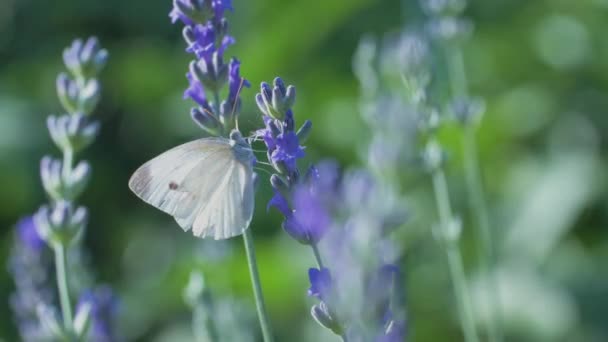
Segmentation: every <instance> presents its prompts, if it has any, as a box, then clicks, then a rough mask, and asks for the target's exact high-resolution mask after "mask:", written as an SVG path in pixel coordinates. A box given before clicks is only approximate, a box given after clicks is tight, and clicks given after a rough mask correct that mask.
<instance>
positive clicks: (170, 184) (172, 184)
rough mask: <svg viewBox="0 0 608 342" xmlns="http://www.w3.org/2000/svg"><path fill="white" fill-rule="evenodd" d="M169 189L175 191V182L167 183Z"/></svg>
mask: <svg viewBox="0 0 608 342" xmlns="http://www.w3.org/2000/svg"><path fill="white" fill-rule="evenodd" d="M169 189H171V190H176V189H177V183H175V182H170V183H169Z"/></svg>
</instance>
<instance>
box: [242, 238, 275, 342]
mask: <svg viewBox="0 0 608 342" xmlns="http://www.w3.org/2000/svg"><path fill="white" fill-rule="evenodd" d="M243 241H244V243H245V253H246V254H247V264H248V266H249V274H250V275H251V285H252V286H253V296H254V298H255V306H256V309H257V312H258V319H259V320H260V328H261V329H262V336H263V338H264V342H272V341H273V337H272V331H271V329H270V323H269V320H268V314H267V313H266V305H265V304H264V294H263V293H262V284H261V282H260V275H259V273H258V265H257V262H256V258H255V248H254V245H253V237H252V236H251V229H247V230H245V233H243Z"/></svg>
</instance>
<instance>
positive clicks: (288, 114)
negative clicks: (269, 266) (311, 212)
mask: <svg viewBox="0 0 608 342" xmlns="http://www.w3.org/2000/svg"><path fill="white" fill-rule="evenodd" d="M295 96H296V91H295V87H294V86H292V85H290V86H288V87H286V86H285V83H284V82H283V80H282V79H281V78H279V77H277V78H275V79H274V82H273V87H271V86H270V85H269V84H268V83H266V82H262V84H261V86H260V93H258V94H257V95H256V102H257V104H258V107H259V109H260V111H261V112H262V114H263V116H262V119H263V120H264V126H265V128H264V129H260V130H258V131H257V132H256V136H258V137H260V138H262V140H263V141H264V143H265V145H266V149H267V157H268V161H269V162H270V163H271V164H272V166H273V168H274V170H275V173H274V174H273V175H272V176H271V177H270V183H271V185H272V187H273V191H274V196H273V197H272V199H271V200H270V202H269V203H268V207H271V206H273V207H276V208H277V209H278V210H279V211H280V212H281V213H282V214H283V215H284V216H285V220H284V221H283V228H284V229H285V231H287V233H289V235H291V236H292V237H293V238H294V239H296V240H298V241H299V242H301V243H303V244H309V245H314V244H316V243H317V242H318V241H319V239H320V238H321V236H322V235H323V233H324V232H323V231H324V228H321V225H317V224H314V223H315V222H312V221H310V220H313V221H314V220H319V221H322V220H323V215H322V214H321V215H319V216H317V217H316V218H311V217H309V216H306V215H307V214H306V212H304V211H300V212H298V211H296V210H294V209H293V207H292V205H293V204H290V200H289V199H290V198H291V196H292V195H293V194H292V192H293V190H294V187H295V185H296V184H298V183H299V182H300V171H299V169H298V166H297V162H298V160H299V159H301V158H303V157H304V156H305V152H304V147H303V146H302V145H300V143H301V142H302V141H303V140H305V139H306V138H307V137H308V134H309V133H310V130H311V128H312V123H311V122H310V121H308V120H306V121H305V122H304V124H303V125H302V126H301V127H300V129H299V130H297V131H296V129H295V127H296V126H295V118H294V113H293V110H292V108H291V107H292V106H293V104H294V102H295ZM309 190H310V191H312V189H309ZM310 191H309V192H308V193H306V192H305V191H301V192H299V193H298V194H297V199H298V201H300V200H301V199H303V198H304V197H306V196H308V195H313V194H312V192H310ZM313 192H314V191H313ZM318 209H319V213H320V212H321V211H322V208H318ZM309 219H310V220H309ZM317 223H318V222H317Z"/></svg>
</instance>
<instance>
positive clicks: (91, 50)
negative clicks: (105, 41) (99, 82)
mask: <svg viewBox="0 0 608 342" xmlns="http://www.w3.org/2000/svg"><path fill="white" fill-rule="evenodd" d="M107 59H108V51H106V50H105V49H102V48H101V47H100V46H99V41H98V40H97V38H96V37H91V38H89V39H87V41H86V42H84V43H83V41H82V40H81V39H76V40H75V41H73V42H72V45H70V46H69V47H68V48H66V49H65V50H64V51H63V61H64V63H65V66H66V67H67V68H68V70H69V71H70V72H71V73H72V75H74V77H75V78H76V79H81V80H84V79H89V78H94V77H95V76H96V75H97V74H98V73H99V71H101V69H103V67H104V66H105V64H106V62H107Z"/></svg>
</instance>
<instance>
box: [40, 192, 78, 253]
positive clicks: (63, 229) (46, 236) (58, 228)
mask: <svg viewBox="0 0 608 342" xmlns="http://www.w3.org/2000/svg"><path fill="white" fill-rule="evenodd" d="M34 221H35V222H36V226H37V228H38V234H39V235H40V237H41V238H42V239H43V240H45V241H46V242H47V243H48V244H49V245H53V246H55V245H62V246H68V245H69V244H70V243H72V242H73V241H75V240H76V239H77V238H78V237H79V236H80V234H81V233H82V231H83V230H84V228H85V226H86V221H87V210H86V208H84V207H78V208H76V209H74V207H73V205H72V204H71V203H70V202H67V201H59V202H57V203H56V204H55V205H54V206H53V207H52V208H49V207H48V206H46V205H45V206H42V207H40V209H39V210H38V212H36V214H35V215H34Z"/></svg>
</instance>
